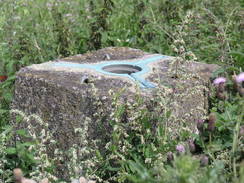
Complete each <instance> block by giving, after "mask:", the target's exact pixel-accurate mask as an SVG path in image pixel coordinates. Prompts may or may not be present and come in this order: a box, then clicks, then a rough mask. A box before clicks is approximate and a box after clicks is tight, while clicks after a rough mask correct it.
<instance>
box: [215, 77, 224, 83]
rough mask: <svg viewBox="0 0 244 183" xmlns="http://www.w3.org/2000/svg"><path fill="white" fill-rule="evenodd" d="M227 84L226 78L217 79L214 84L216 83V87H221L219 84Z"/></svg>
mask: <svg viewBox="0 0 244 183" xmlns="http://www.w3.org/2000/svg"><path fill="white" fill-rule="evenodd" d="M225 82H226V78H224V77H219V78H216V79H215V80H214V81H213V83H214V84H215V85H219V84H221V83H225Z"/></svg>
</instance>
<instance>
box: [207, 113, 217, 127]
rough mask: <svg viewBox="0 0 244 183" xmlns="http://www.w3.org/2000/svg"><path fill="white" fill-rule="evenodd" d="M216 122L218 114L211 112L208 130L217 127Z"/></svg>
mask: <svg viewBox="0 0 244 183" xmlns="http://www.w3.org/2000/svg"><path fill="white" fill-rule="evenodd" d="M215 122H216V115H215V114H214V113H210V114H209V118H208V130H209V131H211V132H212V131H214V128H215Z"/></svg>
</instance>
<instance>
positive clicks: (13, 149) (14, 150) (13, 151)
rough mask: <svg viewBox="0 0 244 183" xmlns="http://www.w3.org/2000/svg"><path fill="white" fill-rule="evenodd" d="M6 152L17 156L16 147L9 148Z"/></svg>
mask: <svg viewBox="0 0 244 183" xmlns="http://www.w3.org/2000/svg"><path fill="white" fill-rule="evenodd" d="M5 152H6V153H7V154H9V155H13V154H16V152H17V151H16V148H14V147H9V148H7V149H6V150H5Z"/></svg>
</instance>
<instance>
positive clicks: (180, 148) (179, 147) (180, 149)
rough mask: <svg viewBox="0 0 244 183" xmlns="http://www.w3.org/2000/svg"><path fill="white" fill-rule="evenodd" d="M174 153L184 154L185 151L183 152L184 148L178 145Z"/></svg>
mask: <svg viewBox="0 0 244 183" xmlns="http://www.w3.org/2000/svg"><path fill="white" fill-rule="evenodd" d="M176 151H177V152H178V153H184V152H185V151H186V150H185V147H184V146H183V145H181V144H179V145H177V146H176Z"/></svg>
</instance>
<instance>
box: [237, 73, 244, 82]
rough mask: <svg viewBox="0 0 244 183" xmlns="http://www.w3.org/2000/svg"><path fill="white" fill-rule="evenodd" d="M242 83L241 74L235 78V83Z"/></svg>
mask: <svg viewBox="0 0 244 183" xmlns="http://www.w3.org/2000/svg"><path fill="white" fill-rule="evenodd" d="M243 81H244V72H242V73H240V74H239V75H237V76H236V82H237V83H242V82H243Z"/></svg>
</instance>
